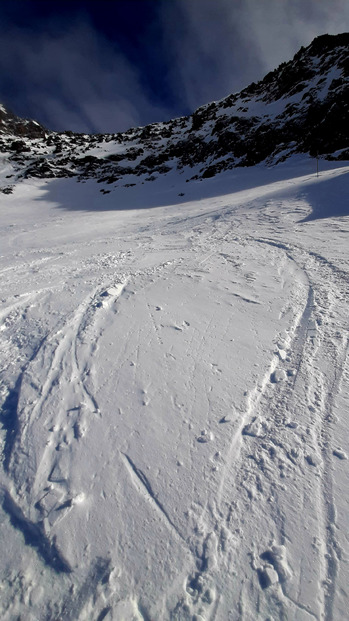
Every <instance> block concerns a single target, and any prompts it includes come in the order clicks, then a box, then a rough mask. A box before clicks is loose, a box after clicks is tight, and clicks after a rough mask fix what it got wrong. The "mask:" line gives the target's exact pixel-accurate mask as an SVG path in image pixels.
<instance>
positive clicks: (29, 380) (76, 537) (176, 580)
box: [0, 158, 349, 621]
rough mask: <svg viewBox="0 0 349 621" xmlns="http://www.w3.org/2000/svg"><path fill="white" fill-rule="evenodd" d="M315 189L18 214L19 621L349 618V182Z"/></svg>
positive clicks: (45, 189)
mask: <svg viewBox="0 0 349 621" xmlns="http://www.w3.org/2000/svg"><path fill="white" fill-rule="evenodd" d="M8 166H9V164H8V160H7V159H6V158H5V160H4V166H3V169H2V170H3V173H2V174H3V183H6V181H5V179H6V176H7V174H9V168H8ZM315 170H316V166H315V162H314V160H312V159H310V158H304V159H301V158H298V159H297V158H291V159H290V160H288V162H287V163H284V164H282V165H279V166H278V167H275V168H267V167H265V166H262V165H261V166H256V167H252V168H246V169H235V170H234V171H227V172H225V173H222V174H221V175H219V176H216V177H215V178H213V179H205V180H203V181H197V182H192V183H191V184H186V183H185V181H184V180H182V176H181V175H180V172H179V173H178V172H177V173H176V172H172V173H171V174H169V175H168V176H167V177H163V178H160V177H159V179H158V181H154V183H152V184H145V185H143V186H136V187H132V188H127V189H125V188H123V187H119V188H117V189H115V191H114V192H113V193H111V194H108V195H106V196H102V195H101V193H100V192H99V185H98V184H96V182H95V181H93V180H88V181H87V182H86V183H81V184H77V183H76V181H75V179H56V180H42V179H27V180H24V181H22V183H20V184H17V185H16V187H15V189H14V192H13V193H12V194H8V195H6V194H3V195H1V196H0V235H1V256H0V270H1V308H0V320H1V325H0V330H1V395H2V424H3V429H2V431H1V450H2V467H1V479H0V490H1V504H2V508H1V510H0V521H1V531H0V537H1V555H2V563H1V566H0V580H1V600H0V611H1V618H2V619H4V620H13V619H17V618H20V619H25V620H26V621H27V620H28V621H34V620H37V619H39V620H54V619H60V620H74V621H75V620H77V619H78V620H91V619H92V620H96V621H102V619H107V620H109V619H110V620H111V619H113V620H117V621H120V620H125V621H129V620H145V621H148V620H160V619H161V620H194V619H196V620H198V619H206V620H214V619H215V620H216V621H227V620H231V621H235V620H237V619H243V620H245V621H251V620H255V619H261V620H262V619H263V620H265V619H274V620H276V619H287V620H289V621H292V620H297V621H299V620H301V621H303V620H308V619H314V618H315V619H319V620H320V619H326V620H331V619H333V620H335V619H344V618H346V616H347V614H346V611H347V606H348V589H347V585H348V583H349V576H348V557H349V549H348V535H347V533H348V526H349V524H348V499H349V495H348V491H349V490H348V485H349V484H348V481H349V477H348V474H349V471H348V467H349V466H348V464H349V462H348V459H347V457H348V455H349V438H348V427H347V424H346V417H347V411H348V405H349V404H348V399H349V366H348V267H349V264H348V262H349V256H348V232H349V212H348V203H347V194H348V192H347V189H348V173H349V166H348V165H347V163H345V162H343V163H342V164H341V165H339V164H338V163H336V162H332V164H331V163H325V162H321V169H320V176H319V177H316V174H315Z"/></svg>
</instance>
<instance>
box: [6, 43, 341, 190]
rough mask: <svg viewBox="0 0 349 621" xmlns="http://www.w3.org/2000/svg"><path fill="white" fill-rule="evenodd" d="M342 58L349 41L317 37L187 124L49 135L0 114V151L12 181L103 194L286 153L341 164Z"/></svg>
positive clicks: (278, 157)
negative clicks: (60, 184) (91, 182)
mask: <svg viewBox="0 0 349 621" xmlns="http://www.w3.org/2000/svg"><path fill="white" fill-rule="evenodd" d="M348 52H349V34H348V33H344V34H340V35H336V36H331V35H323V36H321V37H317V38H316V39H314V41H313V42H312V43H311V44H310V45H309V46H308V47H307V48H301V49H300V50H299V52H297V54H296V55H295V56H294V58H293V59H292V60H291V61H289V62H287V63H283V64H281V65H280V66H279V67H278V68H277V69H275V71H272V72H270V73H268V74H267V75H266V76H265V78H264V79H263V80H261V81H260V82H258V83H257V84H255V83H252V84H250V85H249V86H248V87H247V88H245V89H244V90H242V91H241V92H240V93H236V94H233V95H229V96H228V97H226V98H225V99H223V100H221V101H219V102H213V103H210V104H208V105H205V106H201V107H200V108H198V110H196V111H195V112H194V113H193V114H192V115H191V116H188V117H182V118H179V119H174V120H172V121H169V122H167V123H153V124H151V125H147V126H146V127H141V128H136V129H130V130H128V131H127V132H124V133H118V134H96V135H87V134H74V133H73V132H63V133H56V132H50V131H47V130H45V128H44V127H42V126H41V125H39V124H38V123H36V122H35V121H27V120H23V119H20V118H19V117H16V116H15V115H13V114H12V113H11V112H8V111H7V110H6V109H5V108H3V107H2V106H0V150H1V151H2V152H4V153H6V156H7V157H8V160H9V161H10V162H11V163H12V165H13V168H14V171H15V174H16V175H17V177H39V178H41V177H42V178H50V177H72V176H75V177H77V179H78V180H84V179H88V178H95V179H96V180H97V181H98V182H99V183H105V184H107V185H108V186H112V185H113V184H114V185H115V184H117V183H122V184H123V185H127V186H132V185H134V183H137V182H141V181H142V180H143V181H148V180H152V179H154V178H156V177H157V176H158V175H163V174H167V173H168V172H169V171H171V170H173V169H176V170H180V171H183V173H185V176H186V178H187V180H189V179H198V178H209V177H213V176H214V175H216V174H218V173H219V172H221V171H223V170H226V169H228V168H233V167H237V166H252V165H255V164H258V163H259V162H262V161H266V162H267V163H269V164H273V163H277V162H280V161H283V160H284V159H286V158H287V157H289V156H290V155H292V154H293V153H309V154H310V155H311V156H315V155H317V154H318V155H320V156H323V157H327V158H331V159H348V157H349V53H348ZM101 191H103V190H101ZM108 191H109V190H108Z"/></svg>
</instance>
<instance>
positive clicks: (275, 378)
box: [270, 369, 287, 384]
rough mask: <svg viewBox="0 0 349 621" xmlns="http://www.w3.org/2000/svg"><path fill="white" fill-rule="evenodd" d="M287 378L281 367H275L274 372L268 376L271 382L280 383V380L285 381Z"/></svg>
mask: <svg viewBox="0 0 349 621" xmlns="http://www.w3.org/2000/svg"><path fill="white" fill-rule="evenodd" d="M286 378H287V375H286V372H285V371H284V370H283V369H276V371H274V373H272V374H271V376H270V381H271V382H272V384H280V382H283V381H285V379H286Z"/></svg>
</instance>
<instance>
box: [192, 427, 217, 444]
mask: <svg viewBox="0 0 349 621" xmlns="http://www.w3.org/2000/svg"><path fill="white" fill-rule="evenodd" d="M213 439H214V435H213V433H212V431H208V430H207V429H203V430H202V431H201V434H200V435H199V436H198V437H197V438H196V440H197V441H198V442H200V443H201V444H205V443H206V442H210V441H211V440H213Z"/></svg>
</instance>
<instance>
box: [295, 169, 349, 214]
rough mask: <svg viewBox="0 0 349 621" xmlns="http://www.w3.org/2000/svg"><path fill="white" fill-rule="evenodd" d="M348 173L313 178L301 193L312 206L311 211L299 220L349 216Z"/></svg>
mask: <svg viewBox="0 0 349 621" xmlns="http://www.w3.org/2000/svg"><path fill="white" fill-rule="evenodd" d="M348 175H349V173H343V174H342V175H340V176H335V177H332V178H329V179H326V180H324V181H321V173H320V177H319V179H315V180H314V183H312V184H311V185H309V186H307V187H306V188H305V189H304V191H303V192H302V195H303V196H304V198H305V199H306V200H307V202H308V203H309V205H310V206H311V208H312V212H311V213H310V214H309V215H308V216H307V217H306V218H304V219H303V220H300V222H311V221H314V220H321V219H324V218H341V217H343V216H349V176H348Z"/></svg>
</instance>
